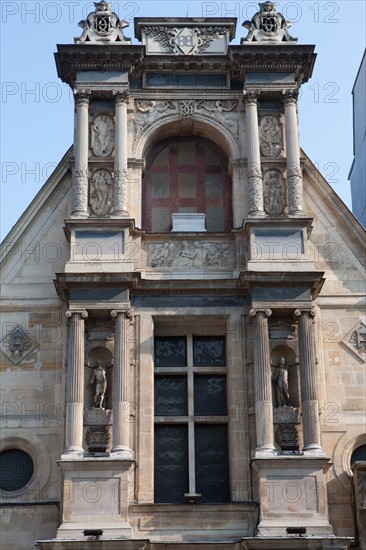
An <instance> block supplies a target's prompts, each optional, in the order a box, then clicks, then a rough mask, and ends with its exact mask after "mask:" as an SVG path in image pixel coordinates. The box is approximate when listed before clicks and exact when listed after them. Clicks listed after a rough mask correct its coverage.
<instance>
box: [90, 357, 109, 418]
mask: <svg viewBox="0 0 366 550" xmlns="http://www.w3.org/2000/svg"><path fill="white" fill-rule="evenodd" d="M90 383H91V384H95V393H94V409H104V408H105V407H104V399H105V394H106V391H107V371H106V369H105V368H104V366H103V361H100V360H99V359H97V360H96V362H95V367H94V371H93V375H92V377H91V380H90Z"/></svg>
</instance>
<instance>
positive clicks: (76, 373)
mask: <svg viewBox="0 0 366 550" xmlns="http://www.w3.org/2000/svg"><path fill="white" fill-rule="evenodd" d="M66 317H68V318H69V319H70V335H69V349H68V362H67V363H68V364H67V380H66V427H65V450H64V453H63V454H77V455H80V453H83V452H84V451H83V408H84V363H85V360H84V353H85V352H84V334H85V326H84V319H87V317H88V314H87V312H86V311H67V312H66Z"/></svg>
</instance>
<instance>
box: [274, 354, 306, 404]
mask: <svg viewBox="0 0 366 550" xmlns="http://www.w3.org/2000/svg"><path fill="white" fill-rule="evenodd" d="M281 357H283V358H284V359H285V362H284V366H285V367H286V368H287V370H288V393H289V396H290V398H289V402H288V405H289V406H290V407H296V408H297V407H299V406H300V401H301V397H300V370H299V364H298V358H297V353H296V351H295V349H294V348H292V347H291V346H289V345H287V344H280V345H276V346H273V347H272V349H271V365H272V371H273V374H274V373H275V372H276V369H277V368H278V367H279V365H280V362H281ZM276 393H277V392H276V383H275V382H273V383H272V402H273V404H274V406H275V407H278V406H280V405H279V403H278V399H277V396H276Z"/></svg>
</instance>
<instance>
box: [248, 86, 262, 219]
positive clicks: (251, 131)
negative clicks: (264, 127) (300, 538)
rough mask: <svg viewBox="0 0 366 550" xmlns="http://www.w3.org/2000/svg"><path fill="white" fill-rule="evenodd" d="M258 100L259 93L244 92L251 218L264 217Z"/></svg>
mask: <svg viewBox="0 0 366 550" xmlns="http://www.w3.org/2000/svg"><path fill="white" fill-rule="evenodd" d="M258 98H259V92H244V102H245V117H246V127H247V141H246V142H247V161H248V169H247V174H248V205H249V216H264V208H263V181H262V170H261V154H260V146H259V131H258V110H257V103H258Z"/></svg>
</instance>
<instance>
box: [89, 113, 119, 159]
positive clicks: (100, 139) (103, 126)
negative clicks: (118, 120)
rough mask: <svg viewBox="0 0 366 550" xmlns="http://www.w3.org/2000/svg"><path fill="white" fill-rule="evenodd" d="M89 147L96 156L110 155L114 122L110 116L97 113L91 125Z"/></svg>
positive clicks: (112, 144)
mask: <svg viewBox="0 0 366 550" xmlns="http://www.w3.org/2000/svg"><path fill="white" fill-rule="evenodd" d="M91 130H92V131H91V149H92V151H93V154H94V155H95V156H96V157H102V158H106V157H110V156H111V154H112V152H113V148H114V122H113V119H112V118H111V117H110V116H107V115H97V116H96V117H95V118H94V120H93V122H92V126H91Z"/></svg>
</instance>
